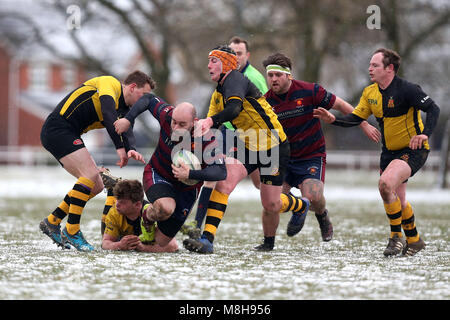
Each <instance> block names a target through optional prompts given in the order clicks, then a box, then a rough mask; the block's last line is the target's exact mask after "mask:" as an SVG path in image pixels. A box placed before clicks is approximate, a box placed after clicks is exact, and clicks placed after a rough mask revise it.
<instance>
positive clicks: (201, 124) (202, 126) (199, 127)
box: [194, 117, 213, 137]
mask: <svg viewBox="0 0 450 320" xmlns="http://www.w3.org/2000/svg"><path fill="white" fill-rule="evenodd" d="M212 125H213V120H212V119H211V118H210V117H208V118H206V119H200V120H197V121H195V123H194V137H201V136H204V135H205V134H206V133H207V132H208V131H209V129H211V127H212Z"/></svg>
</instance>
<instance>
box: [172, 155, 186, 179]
mask: <svg viewBox="0 0 450 320" xmlns="http://www.w3.org/2000/svg"><path fill="white" fill-rule="evenodd" d="M179 164H180V166H179V167H176V166H175V165H174V164H172V173H173V176H174V177H175V178H177V179H178V180H180V181H181V180H186V179H188V178H189V171H190V169H189V167H188V166H187V165H186V164H185V163H184V162H183V161H182V160H180V162H179Z"/></svg>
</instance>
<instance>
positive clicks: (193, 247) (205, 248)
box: [183, 236, 214, 253]
mask: <svg viewBox="0 0 450 320" xmlns="http://www.w3.org/2000/svg"><path fill="white" fill-rule="evenodd" d="M183 246H184V247H185V248H186V249H187V250H189V251H192V252H198V253H213V252H214V247H213V244H212V242H210V241H209V240H208V239H206V238H204V237H203V236H202V237H201V238H200V239H191V238H189V239H185V240H184V241H183Z"/></svg>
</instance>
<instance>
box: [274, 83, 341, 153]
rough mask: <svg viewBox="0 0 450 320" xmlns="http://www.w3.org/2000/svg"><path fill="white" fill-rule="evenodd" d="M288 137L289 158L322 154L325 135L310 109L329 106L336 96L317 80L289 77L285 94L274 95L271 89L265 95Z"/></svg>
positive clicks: (332, 103)
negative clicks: (288, 84) (309, 80)
mask: <svg viewBox="0 0 450 320" xmlns="http://www.w3.org/2000/svg"><path fill="white" fill-rule="evenodd" d="M265 97H266V100H267V102H269V104H270V105H271V106H272V109H273V111H275V113H276V114H277V116H278V121H280V123H281V125H282V126H283V129H284V132H285V133H286V135H287V136H288V140H289V144H290V146H291V159H309V158H313V157H319V156H323V157H325V156H326V151H325V138H324V136H323V132H322V126H321V124H320V120H319V119H317V118H314V117H313V110H314V109H316V108H319V107H323V108H325V109H327V110H329V109H331V107H332V106H333V105H334V103H335V101H336V96H335V95H334V94H332V93H330V92H327V91H326V90H325V89H324V88H323V87H321V86H320V85H318V84H317V83H310V82H305V81H300V80H292V84H291V86H290V88H289V90H288V92H287V93H285V94H283V95H277V94H275V93H274V92H273V91H272V90H269V91H267V93H266V94H265Z"/></svg>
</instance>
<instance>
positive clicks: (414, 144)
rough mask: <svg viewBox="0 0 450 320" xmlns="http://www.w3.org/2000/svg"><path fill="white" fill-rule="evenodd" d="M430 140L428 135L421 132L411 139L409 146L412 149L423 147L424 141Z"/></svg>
mask: <svg viewBox="0 0 450 320" xmlns="http://www.w3.org/2000/svg"><path fill="white" fill-rule="evenodd" d="M427 140H428V136H427V135H425V134H419V135H417V136H414V137H412V138H411V140H409V147H410V148H411V149H412V150H416V149H421V148H422V147H423V143H424V142H425V141H427Z"/></svg>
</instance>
